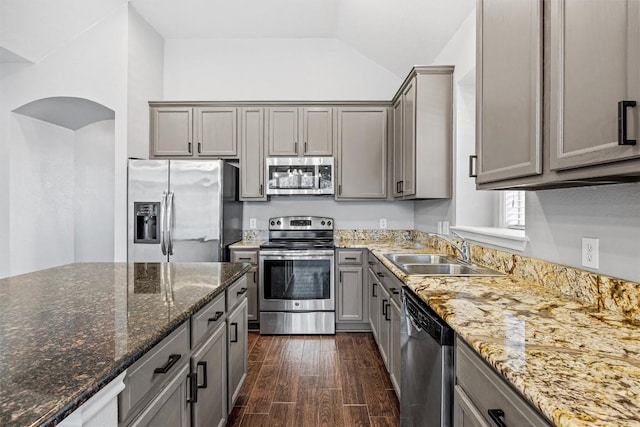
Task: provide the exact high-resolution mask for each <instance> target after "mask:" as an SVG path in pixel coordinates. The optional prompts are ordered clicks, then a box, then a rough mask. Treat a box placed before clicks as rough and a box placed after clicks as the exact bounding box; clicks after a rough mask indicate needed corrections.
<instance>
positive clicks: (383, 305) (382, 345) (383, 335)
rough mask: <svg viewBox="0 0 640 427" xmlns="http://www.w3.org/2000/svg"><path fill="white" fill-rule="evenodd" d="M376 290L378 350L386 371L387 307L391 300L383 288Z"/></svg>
mask: <svg viewBox="0 0 640 427" xmlns="http://www.w3.org/2000/svg"><path fill="white" fill-rule="evenodd" d="M378 290H379V291H380V298H379V300H380V306H379V308H380V312H379V313H380V315H379V316H378V319H380V320H379V322H380V323H379V325H378V348H379V349H380V356H382V360H383V361H384V365H385V366H386V367H387V370H389V336H390V333H391V327H390V326H391V321H390V320H391V318H390V317H389V316H390V314H389V307H390V306H391V303H390V302H389V301H391V298H390V297H389V293H388V292H387V290H386V289H385V288H384V286H382V285H381V286H379V287H378Z"/></svg>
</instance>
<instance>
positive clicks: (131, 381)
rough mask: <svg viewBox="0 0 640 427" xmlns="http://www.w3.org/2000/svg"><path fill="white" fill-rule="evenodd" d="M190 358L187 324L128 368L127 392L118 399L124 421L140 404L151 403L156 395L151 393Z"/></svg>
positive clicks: (120, 416)
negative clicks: (143, 402)
mask: <svg viewBox="0 0 640 427" xmlns="http://www.w3.org/2000/svg"><path fill="white" fill-rule="evenodd" d="M188 355H189V322H185V323H183V324H182V325H181V326H180V327H179V328H178V329H176V330H175V331H173V332H172V333H171V334H170V335H169V336H168V337H166V338H165V339H163V340H162V341H160V343H158V344H157V345H156V346H154V347H153V349H151V350H150V351H149V352H148V353H147V354H145V355H144V356H142V358H141V359H140V360H138V361H137V362H136V363H135V364H133V366H131V368H129V369H127V376H126V377H125V379H124V383H125V389H124V390H123V391H122V392H121V393H120V394H119V396H118V413H119V419H120V421H124V420H125V419H126V418H127V416H128V415H129V413H130V411H131V409H132V408H133V407H135V406H136V405H137V404H138V403H140V402H142V401H148V400H149V399H150V398H151V397H152V396H153V394H154V393H151V391H153V390H156V389H157V388H158V387H160V386H161V385H162V384H163V383H164V382H165V381H166V380H168V379H169V378H171V377H172V376H173V374H174V373H175V371H176V370H177V369H179V368H180V367H181V366H183V365H184V361H185V360H187V359H188ZM156 370H158V371H157V372H156ZM161 370H164V371H165V372H160V371H161ZM145 396H146V397H148V399H145Z"/></svg>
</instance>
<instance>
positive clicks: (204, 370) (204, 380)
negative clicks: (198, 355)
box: [196, 362, 207, 388]
mask: <svg viewBox="0 0 640 427" xmlns="http://www.w3.org/2000/svg"><path fill="white" fill-rule="evenodd" d="M198 366H202V384H198V381H197V379H198V371H196V384H198V388H207V362H198V364H197V365H196V369H198V368H197V367H198Z"/></svg>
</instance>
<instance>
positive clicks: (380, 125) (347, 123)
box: [336, 107, 387, 199]
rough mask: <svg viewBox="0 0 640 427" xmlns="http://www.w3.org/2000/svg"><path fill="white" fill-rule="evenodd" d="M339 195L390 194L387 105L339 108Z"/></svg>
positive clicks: (368, 196) (381, 196)
mask: <svg viewBox="0 0 640 427" xmlns="http://www.w3.org/2000/svg"><path fill="white" fill-rule="evenodd" d="M337 163H338V167H337V169H338V193H337V195H336V198H338V199H384V198H386V197H387V108H385V107H368V108H367V107H363V108H355V107H353V108H340V109H338V155H337Z"/></svg>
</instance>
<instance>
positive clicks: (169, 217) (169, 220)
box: [167, 191, 173, 255]
mask: <svg viewBox="0 0 640 427" xmlns="http://www.w3.org/2000/svg"><path fill="white" fill-rule="evenodd" d="M172 226H173V191H170V192H169V195H168V197H167V252H169V255H173V241H172V240H171V227H172Z"/></svg>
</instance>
